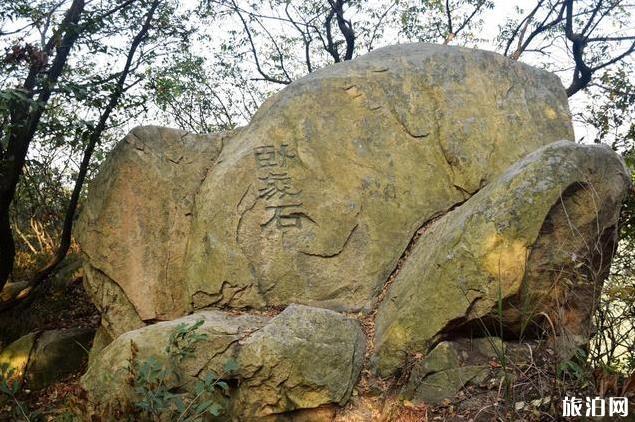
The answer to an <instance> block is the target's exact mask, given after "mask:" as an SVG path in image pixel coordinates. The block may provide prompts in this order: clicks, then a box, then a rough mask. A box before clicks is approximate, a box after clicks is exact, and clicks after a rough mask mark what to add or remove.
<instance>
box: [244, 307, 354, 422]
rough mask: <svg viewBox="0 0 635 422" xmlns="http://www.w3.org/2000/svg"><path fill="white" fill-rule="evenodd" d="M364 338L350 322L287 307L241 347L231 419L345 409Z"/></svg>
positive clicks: (320, 311) (327, 312)
mask: <svg viewBox="0 0 635 422" xmlns="http://www.w3.org/2000/svg"><path fill="white" fill-rule="evenodd" d="M364 349H365V338H364V335H363V333H362V331H361V328H360V326H359V323H357V322H356V321H354V320H351V319H349V318H346V317H345V316H343V315H341V314H339V313H337V312H334V311H330V310H327V309H320V308H312V307H309V306H302V305H290V306H289V307H287V308H286V309H285V311H284V312H282V313H281V314H280V315H278V316H277V317H275V318H273V319H272V320H271V321H270V322H269V324H267V325H266V326H265V327H264V328H263V329H262V330H260V331H258V332H257V333H254V335H252V336H251V337H250V338H248V339H247V340H246V341H245V343H244V344H243V346H242V349H241V351H240V354H239V358H238V364H239V367H240V369H239V371H240V374H241V378H242V379H243V381H242V382H241V387H240V389H239V391H238V395H237V398H236V399H235V401H234V408H235V411H234V413H238V412H239V409H240V412H242V413H243V414H244V415H249V416H256V417H262V416H267V415H271V414H275V413H282V412H286V411H290V410H295V409H307V408H314V407H318V406H320V405H322V404H327V403H337V404H340V405H343V404H345V403H346V402H347V401H348V399H349V398H350V397H351V393H352V391H353V387H354V386H355V383H356V381H357V377H358V376H359V373H360V371H361V366H362V360H363V356H364Z"/></svg>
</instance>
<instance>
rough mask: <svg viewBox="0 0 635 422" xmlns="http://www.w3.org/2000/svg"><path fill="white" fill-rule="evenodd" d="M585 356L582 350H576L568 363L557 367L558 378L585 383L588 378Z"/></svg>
mask: <svg viewBox="0 0 635 422" xmlns="http://www.w3.org/2000/svg"><path fill="white" fill-rule="evenodd" d="M586 361H587V354H586V352H585V351H584V350H583V349H580V348H578V349H576V351H575V355H574V356H573V357H572V358H571V359H570V360H568V361H566V362H562V363H560V365H559V366H558V377H559V378H564V377H568V378H569V379H572V380H575V381H585V380H586V378H588V370H587V368H586V367H585V362H586Z"/></svg>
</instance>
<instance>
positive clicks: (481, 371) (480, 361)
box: [401, 337, 504, 404]
mask: <svg viewBox="0 0 635 422" xmlns="http://www.w3.org/2000/svg"><path fill="white" fill-rule="evenodd" d="M503 352H504V345H503V342H502V341H501V339H499V338H497V337H486V338H477V339H472V340H470V339H458V340H455V341H444V342H441V343H439V344H438V345H437V346H436V347H435V348H434V349H433V350H432V351H431V352H430V353H429V354H428V356H426V357H425V358H424V359H423V360H421V361H418V362H417V363H416V364H415V366H414V367H413V369H412V372H411V373H410V378H409V379H408V383H407V384H406V385H405V386H404V388H403V389H402V391H401V394H402V396H403V397H404V398H406V399H408V400H411V401H412V402H413V403H415V404H420V403H422V402H425V403H429V404H438V403H441V402H443V401H444V400H446V399H450V398H452V397H454V396H455V395H456V394H457V393H458V392H459V391H460V390H461V388H463V387H464V386H465V385H467V384H469V383H471V384H480V383H482V382H483V381H484V380H485V378H486V377H487V375H488V374H489V369H490V365H489V363H490V361H491V360H492V359H493V358H496V357H498V356H500V355H501V354H502V353H503Z"/></svg>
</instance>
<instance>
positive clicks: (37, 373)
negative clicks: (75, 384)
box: [26, 328, 95, 390]
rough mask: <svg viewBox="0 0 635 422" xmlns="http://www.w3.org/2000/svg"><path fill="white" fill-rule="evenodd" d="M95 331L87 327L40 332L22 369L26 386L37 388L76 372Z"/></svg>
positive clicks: (84, 361) (83, 363)
mask: <svg viewBox="0 0 635 422" xmlns="http://www.w3.org/2000/svg"><path fill="white" fill-rule="evenodd" d="M94 335H95V331H94V330H93V329H90V328H71V329H66V330H50V331H44V332H43V333H42V334H40V336H39V337H38V339H37V342H36V345H35V349H34V350H33V352H32V353H31V358H30V359H29V364H28V367H27V370H26V379H27V381H28V383H29V384H28V385H29V388H30V389H32V390H40V389H42V388H45V387H48V386H49V385H51V384H53V383H54V382H56V381H59V380H61V379H62V378H64V377H66V376H67V375H70V374H72V373H74V372H77V371H78V370H79V369H80V368H82V366H84V365H85V363H86V362H87V360H88V350H89V349H90V346H91V343H92V341H93V336H94Z"/></svg>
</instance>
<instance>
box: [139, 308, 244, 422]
mask: <svg viewBox="0 0 635 422" xmlns="http://www.w3.org/2000/svg"><path fill="white" fill-rule="evenodd" d="M202 324H203V321H202V320H201V321H196V322H194V323H193V324H191V325H187V324H179V325H178V326H177V327H176V329H175V330H174V332H173V333H172V334H171V335H170V338H169V340H168V344H167V346H166V348H165V351H166V354H167V359H165V360H163V361H159V360H158V359H157V358H156V357H153V356H151V357H149V358H147V359H145V360H143V361H140V360H139V359H138V357H137V356H138V352H139V350H138V348H137V346H136V344H134V343H131V351H132V357H131V359H130V365H129V373H130V377H129V379H130V383H131V385H132V387H133V389H134V391H135V393H136V394H137V395H138V396H139V397H141V399H140V400H139V401H137V402H136V403H134V406H135V408H136V409H137V410H138V411H140V412H141V414H142V416H144V417H146V418H148V419H150V420H163V419H165V418H166V417H168V418H169V419H170V420H175V421H178V422H190V421H198V420H201V419H202V418H203V417H205V416H214V417H216V416H220V415H221V414H222V412H223V410H224V406H223V404H222V400H220V397H221V395H222V394H225V395H226V394H228V393H229V385H228V384H227V383H226V382H225V381H223V380H222V377H221V376H220V375H217V374H215V373H213V372H211V371H210V372H208V373H207V375H206V376H205V377H204V378H202V379H199V380H198V381H197V382H196V384H195V385H194V389H193V392H192V393H189V394H182V393H181V394H177V393H175V392H173V391H172V389H171V388H170V386H169V385H173V384H174V381H176V383H177V384H178V383H179V381H180V378H181V375H180V373H179V371H178V369H177V368H178V366H179V364H180V363H181V362H182V361H183V360H184V359H186V358H188V357H191V356H193V355H194V353H195V351H196V346H197V344H198V343H199V342H201V341H203V340H206V339H207V334H203V333H199V332H198V331H197V330H198V329H199V328H200V327H201V325H202ZM236 369H237V365H236V362H235V361H233V360H230V361H228V362H227V363H226V364H225V367H224V371H225V374H229V373H231V372H233V371H235V370H236ZM168 381H172V382H168Z"/></svg>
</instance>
